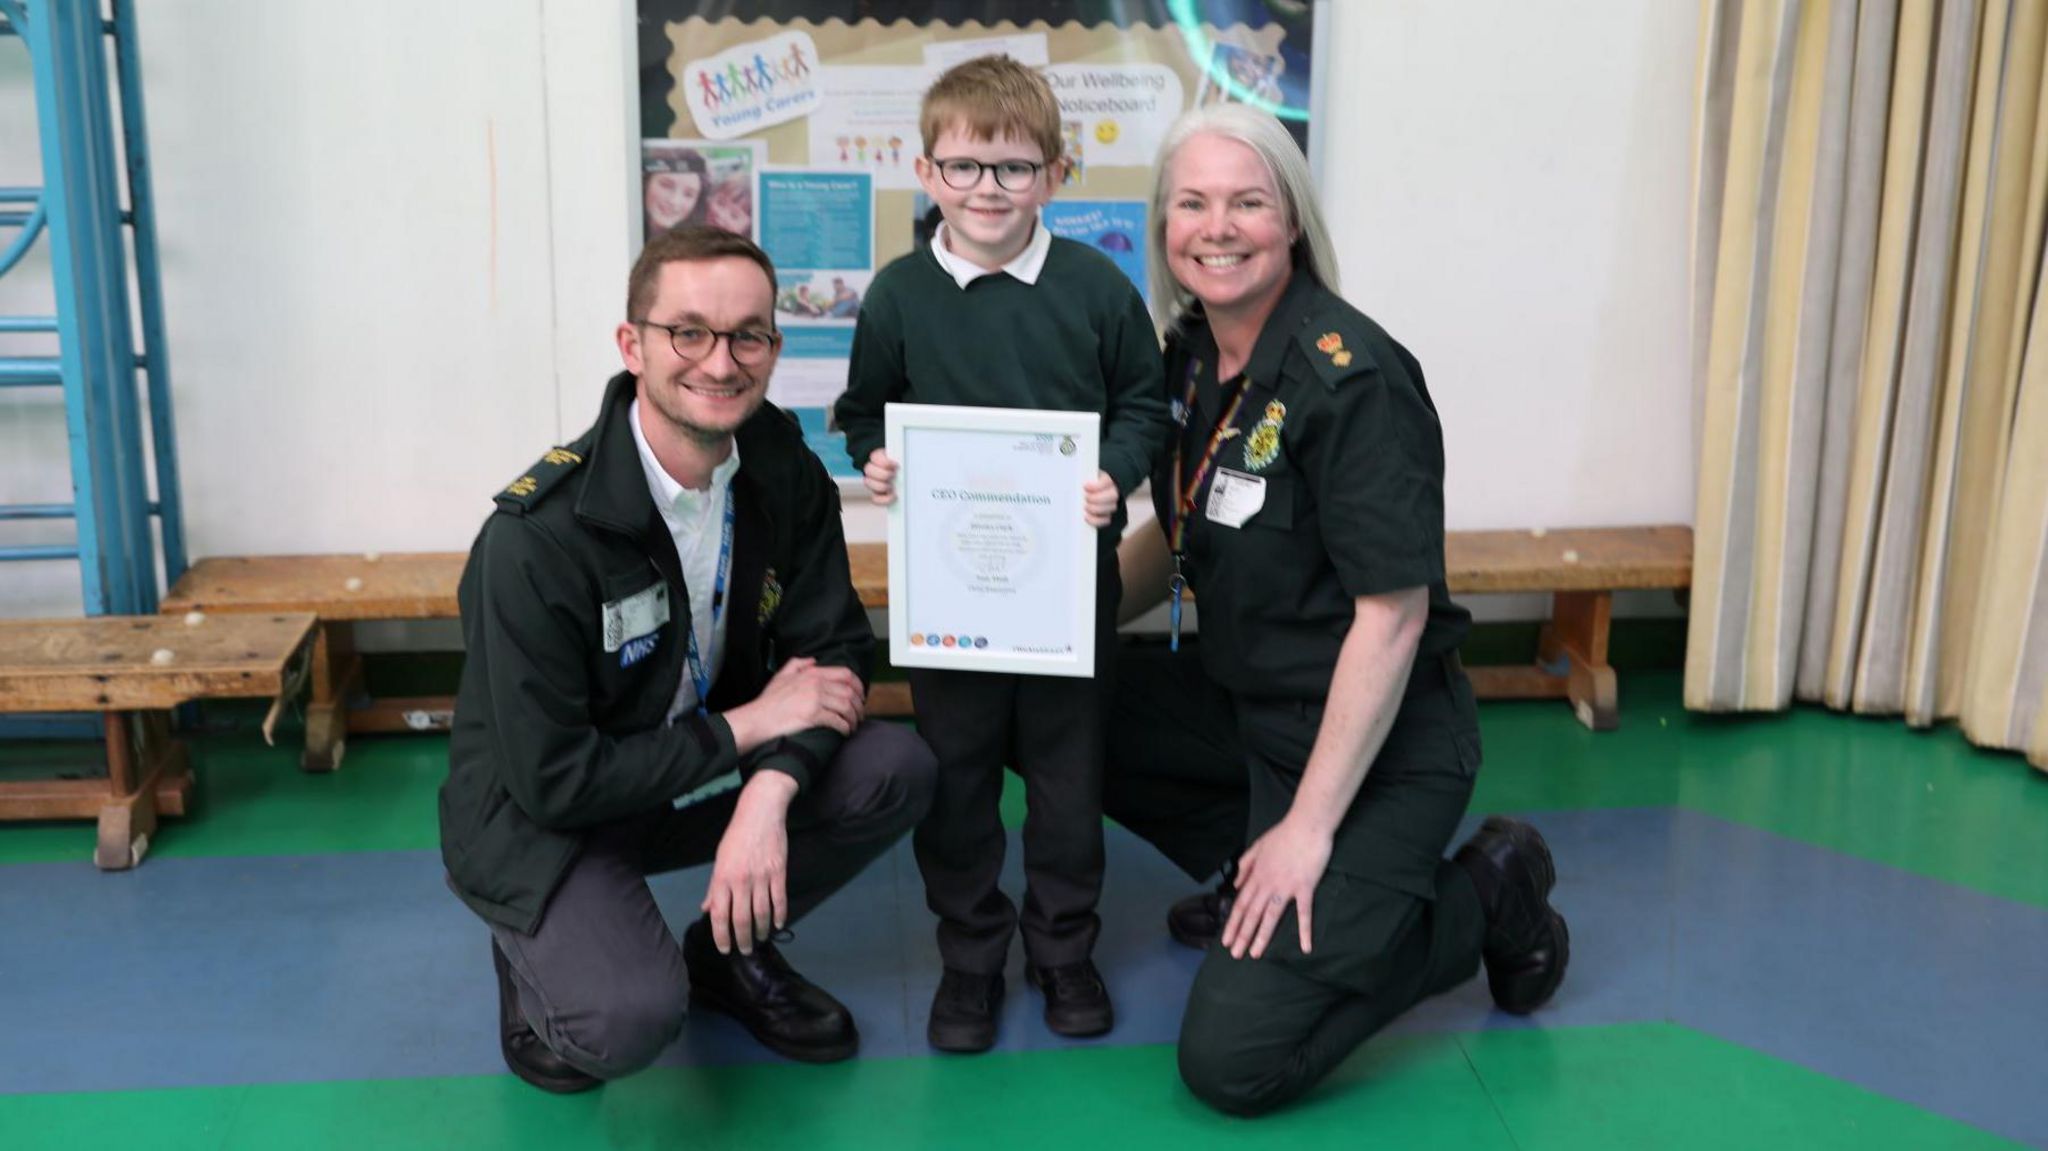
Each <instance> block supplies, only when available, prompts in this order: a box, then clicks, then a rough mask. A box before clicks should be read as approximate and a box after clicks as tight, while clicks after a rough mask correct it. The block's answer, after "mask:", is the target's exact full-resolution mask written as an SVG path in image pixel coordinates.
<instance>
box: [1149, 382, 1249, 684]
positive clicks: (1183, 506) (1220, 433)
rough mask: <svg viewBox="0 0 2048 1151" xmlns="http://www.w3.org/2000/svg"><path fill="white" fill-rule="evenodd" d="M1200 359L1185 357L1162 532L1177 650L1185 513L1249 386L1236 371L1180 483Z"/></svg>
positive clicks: (1172, 642)
mask: <svg viewBox="0 0 2048 1151" xmlns="http://www.w3.org/2000/svg"><path fill="white" fill-rule="evenodd" d="M1201 371H1202V363H1201V361H1200V360H1192V359H1191V360H1189V361H1188V382H1187V390H1186V391H1185V392H1184V393H1183V396H1182V399H1181V405H1180V419H1179V421H1177V422H1178V423H1179V425H1180V428H1179V431H1180V434H1178V435H1176V436H1174V438H1173V492H1174V504H1173V513H1174V515H1173V523H1172V525H1171V526H1169V527H1168V529H1167V532H1166V538H1167V546H1168V547H1169V548H1171V549H1172V551H1173V578H1172V579H1169V580H1167V581H1166V590H1167V592H1168V593H1170V594H1171V595H1172V597H1173V599H1172V602H1171V606H1170V607H1169V608H1168V618H1169V620H1170V626H1171V627H1172V634H1171V637H1170V638H1169V639H1168V641H1167V650H1169V651H1176V652H1177V651H1179V650H1180V613H1181V598H1182V597H1183V596H1184V595H1185V594H1186V592H1187V587H1188V581H1187V577H1186V576H1185V575H1182V574H1181V566H1182V561H1184V560H1185V559H1186V558H1187V532H1188V517H1190V516H1192V515H1194V514H1195V497H1196V494H1197V493H1199V492H1200V491H1201V490H1202V481H1203V480H1206V479H1208V478H1209V472H1210V470H1211V469H1213V468H1214V467H1215V466H1216V453H1217V452H1219V451H1221V450H1222V448H1223V441H1225V440H1227V439H1229V438H1230V437H1231V436H1233V435H1235V434H1237V410H1238V408H1240V407H1242V406H1243V405H1244V394H1245V393H1246V392H1248V391H1250V390H1251V379H1250V378H1249V377H1248V376H1246V375H1245V374H1244V373H1242V372H1239V373H1238V376H1237V381H1236V390H1235V391H1234V392H1233V393H1232V395H1231V397H1230V403H1229V404H1228V405H1226V406H1225V407H1224V409H1223V417H1222V418H1221V419H1219V420H1217V421H1216V430H1215V431H1213V432H1210V433H1209V446H1208V447H1207V448H1205V449H1203V451H1202V460H1201V462H1200V463H1199V464H1197V465H1195V474H1194V475H1193V476H1190V477H1189V478H1188V481H1187V483H1186V485H1185V486H1183V485H1182V483H1181V458H1182V456H1183V454H1184V445H1185V444H1186V442H1187V429H1188V419H1189V417H1191V416H1193V415H1194V414H1195V377H1197V376H1198V375H1200V374H1201Z"/></svg>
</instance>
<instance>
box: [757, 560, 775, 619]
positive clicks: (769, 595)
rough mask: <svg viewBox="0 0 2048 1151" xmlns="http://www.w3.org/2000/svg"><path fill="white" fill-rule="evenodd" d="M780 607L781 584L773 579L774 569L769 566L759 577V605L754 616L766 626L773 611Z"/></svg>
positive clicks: (771, 617)
mask: <svg viewBox="0 0 2048 1151" xmlns="http://www.w3.org/2000/svg"><path fill="white" fill-rule="evenodd" d="M781 609H782V585H781V584H780V583H777V582H776V580H775V569H774V568H769V569H768V574H767V575H765V576H763V577H762V578H761V607H760V610H759V612H758V613H757V614H756V616H755V618H756V620H757V621H758V622H759V623H760V625H761V626H762V627H767V626H768V621H769V620H771V619H774V618H775V613H776V612H777V611H780V610H781Z"/></svg>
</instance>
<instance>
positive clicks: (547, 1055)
mask: <svg viewBox="0 0 2048 1151" xmlns="http://www.w3.org/2000/svg"><path fill="white" fill-rule="evenodd" d="M774 298H775V270H774V268H773V266H772V265H771V264H770V263H769V261H768V257H767V256H766V255H765V254H764V253H763V252H762V251H761V250H760V249H759V248H758V247H756V246H755V245H754V244H753V243H752V242H751V241H749V240H747V239H746V238H744V237H740V236H734V235H730V234H728V233H724V232H720V231H716V230H713V229H709V228H683V229H678V230H676V231H673V232H670V233H667V234H665V235H663V236H661V237H659V238H657V239H656V240H655V241H654V242H652V243H650V244H649V245H648V247H647V249H646V251H644V252H643V253H641V256H640V259H639V260H638V262H637V263H636V264H635V265H634V268H633V273H632V278H631V281H630V284H629V287H628V300H627V312H626V316H627V317H628V318H627V320H626V321H625V322H623V323H621V324H620V325H619V327H618V331H617V340H618V344H619V349H620V353H621V356H622V358H623V359H624V361H625V365H626V371H624V372H622V373H621V374H619V375H618V376H616V377H615V378H613V380H612V381H611V383H610V385H609V386H608V387H607V388H606V391H605V398H604V403H603V407H602V409H601V410H600V412H599V414H598V418H597V423H596V424H595V425H594V426H593V427H592V428H591V429H590V430H589V431H587V432H585V433H584V434H583V436H582V437H580V438H579V439H577V440H576V441H574V442H573V443H571V444H569V445H568V446H566V447H561V448H556V449H554V450H552V451H550V452H548V453H547V454H546V455H545V456H544V457H542V459H541V460H540V461H539V462H538V463H536V464H535V465H534V466H533V468H532V469H531V470H529V471H528V472H527V473H526V474H525V475H522V476H521V477H519V478H518V479H517V480H515V481H513V483H512V484H511V485H510V486H509V487H507V488H506V489H505V490H504V491H503V492H502V493H500V494H499V496H498V503H497V509H496V511H495V512H494V513H493V514H492V515H491V517H490V518H489V519H488V520H487V521H486V522H485V524H484V527H483V530H482V532H481V533H480V534H479V535H478V536H477V540H476V544H475V546H474V548H473V549H472V550H471V553H470V560H469V564H468V567H467V568H466V569H465V570H464V573H463V578H462V584H461V591H460V597H461V605H462V624H463V635H464V639H465V642H466V644H467V647H468V658H467V660H466V662H465V664H464V667H463V678H462V685H461V690H460V694H459V695H458V696H457V699H456V708H455V726H454V733H453V735H452V737H451V740H450V744H449V776H448V781H447V783H446V784H445V785H444V786H443V787H442V789H441V846H442V856H443V858H444V860H445V861H446V864H447V868H448V876H449V883H450V886H452V887H453V888H454V889H455V892H456V894H457V895H459V896H460V897H461V898H462V900H463V902H464V903H466V904H467V905H468V906H469V907H470V908H471V910H473V911H475V912H476V913H477V914H478V915H479V916H481V917H482V918H483V919H484V921H485V922H486V923H487V924H489V926H490V929H491V934H492V938H493V952H494V956H493V958H494V962H495V964H496V967H497V972H498V980H499V1008H500V1026H501V1038H502V1045H503V1049H504V1054H505V1059H506V1062H507V1064H508V1065H509V1066H510V1067H511V1069H512V1070H513V1072H514V1073H516V1074H518V1075H519V1076H520V1077H521V1078H523V1079H525V1080H527V1081H528V1082H530V1083H533V1084H534V1085H536V1086H539V1087H541V1088H544V1089H546V1090H550V1091H577V1090H583V1089H586V1088H589V1087H593V1086H596V1085H597V1084H598V1083H599V1082H600V1081H602V1080H604V1079H609V1078H615V1077H617V1076H620V1075H624V1074H627V1073H628V1072H631V1071H634V1070H637V1069H639V1068H641V1067H644V1066H646V1065H647V1064H649V1063H651V1062H652V1061H653V1060H654V1058H655V1056H656V1055H658V1054H659V1053H660V1051H661V1049H662V1048H663V1047H665V1046H666V1045H667V1044H668V1043H669V1041H670V1040H672V1039H673V1038H674V1037H675V1035H676V1032H677V1030H678V1028H679V1027H680V1026H681V1024H682V1019H683V1011H684V1003H683V998H682V996H683V992H684V988H685V987H686V986H687V987H688V989H689V991H690V993H691V997H692V1001H693V1002H695V1003H696V1004H697V1005H699V1006H703V1007H710V1008H713V1009H715V1010H719V1011H723V1012H726V1013H728V1014H730V1015H732V1016H734V1017H735V1018H736V1019H738V1020H739V1021H740V1022H741V1023H742V1024H743V1025H745V1026H746V1027H747V1028H748V1030H749V1031H751V1032H752V1033H753V1035H754V1036H755V1037H756V1038H757V1039H759V1040H760V1041H761V1042H762V1043H764V1044H765V1045H767V1046H768V1047H770V1048H772V1049H774V1050H776V1051H778V1052H780V1053H782V1054H784V1055H787V1056H790V1057H792V1058H796V1059H805V1060H811V1061H816V1062H826V1061H831V1060H837V1059H845V1058H847V1057H849V1056H851V1055H852V1054H853V1053H854V1051H855V1049H856V1047H857V1044H858V1033H857V1032H856V1030H855V1028H854V1024H853V1020H852V1019H851V1017H850V1016H849V1015H848V1013H847V1011H846V1009H845V1007H843V1006H842V1005H840V1004H839V1003H838V1002H837V1001H836V1000H834V999H833V998H832V997H831V996H830V995H828V994H827V993H825V992H824V991H823V990H821V989H819V988H818V987H816V986H814V985H812V984H811V983H809V982H808V981H806V980H805V979H804V978H803V977H802V976H801V975H799V974H797V973H796V972H795V971H794V970H793V969H792V968H791V967H790V965H789V963H788V962H787V961H786V960H785V959H784V958H783V957H782V956H781V954H780V953H779V951H778V949H777V948H776V946H775V944H774V942H773V938H772V937H773V936H774V935H775V933H776V932H778V931H780V930H782V929H783V928H784V927H786V926H787V925H788V924H790V923H794V922H795V921H796V920H797V919H800V918H801V917H802V916H803V915H804V914H805V913H806V912H808V911H809V910H810V909H811V908H812V907H815V906H816V905H817V904H818V903H819V902H821V901H822V900H824V899H825V898H826V897H827V896H828V895H830V894H831V893H832V892H833V891H835V890H837V889H838V888H839V887H840V886H841V885H843V884H844V883H845V882H846V881H847V880H849V879H851V878H852V877H853V876H854V875H855V874H856V873H857V872H858V871H859V870H860V869H861V868H862V867H864V866H866V865H867V864H868V862H870V861H871V860H873V859H874V858H875V857H876V856H877V855H879V854H880V853H881V852H882V851H884V850H885V849H886V848H887V847H888V846H889V845H890V844H891V843H893V842H894V841H895V840H896V839H897V838H898V837H899V836H901V835H902V834H903V833H904V832H906V831H907V830H909V829H910V828H911V827H912V826H913V825H915V824H916V822H917V820H918V819H919V818H920V817H921V816H922V814H923V812H924V810H925V808H926V806H927V805H928V804H929V802H930V795H931V787H932V778H933V772H934V769H935V765H934V761H933V758H932V755H931V752H930V750H929V749H928V748H926V747H925V746H924V744H923V742H922V741H921V740H919V739H918V738H917V736H916V735H915V734H913V733H911V732H910V731H909V730H907V729H905V728H902V727H899V726H893V725H886V724H875V723H871V722H867V721H866V720H865V719H864V715H863V709H864V706H865V699H866V678H867V674H868V668H869V664H870V661H871V659H872V655H873V646H874V637H873V634H872V633H871V632H870V630H869V628H868V623H867V616H866V613H865V612H864V611H863V609H862V608H861V605H860V602H859V599H858V598H857V596H856V595H855V593H854V590H853V584H852V580H851V578H850V576H849V573H848V571H847V560H846V543H845V539H844V536H843V534H842V531H841V527H840V515H839V498H838V491H837V488H836V487H835V485H834V484H833V482H832V481H831V479H830V478H829V477H828V476H827V475H826V474H825V471H824V468H823V466H822V465H821V464H820V463H819V462H818V460H817V458H816V457H815V456H813V455H812V454H811V453H810V451H809V450H808V449H807V448H806V447H805V446H804V441H803V437H802V433H801V432H800V431H799V429H798V427H797V425H796V423H795V421H794V420H792V419H790V418H789V417H788V416H787V415H785V414H784V413H782V412H780V411H778V410H776V409H774V408H772V407H770V406H768V405H767V403H766V401H765V394H766V389H767V384H768V376H769V373H770V371H771V370H772V369H773V367H774V362H775V356H776V353H777V351H778V350H779V347H780V343H781V337H780V335H779V334H778V333H777V332H776V331H775V328H774V323H773V300H774ZM728 781H730V785H728ZM707 861H711V862H713V868H712V872H711V879H710V885H709V891H708V893H707V895H706V897H705V899H704V901H703V904H702V905H701V910H702V911H703V912H704V913H705V914H704V917H703V918H701V919H699V920H697V921H696V922H695V923H694V924H692V925H691V926H690V927H689V929H688V930H687V931H686V932H684V935H683V940H682V943H681V945H680V946H678V945H677V942H676V938H675V936H674V935H673V934H672V933H671V932H670V929H669V927H668V925H667V923H666V922H665V921H664V920H663V918H662V916H661V913H660V911H659V910H658V909H657V908H656V906H655V903H654V899H653V896H652V895H651V893H650V892H649V890H648V887H647V882H646V879H645V877H646V876H648V875H651V874H655V873H657V872H664V871H670V870H674V869H676V868H681V867H689V866H693V865H695V864H699V863H703V862H707Z"/></svg>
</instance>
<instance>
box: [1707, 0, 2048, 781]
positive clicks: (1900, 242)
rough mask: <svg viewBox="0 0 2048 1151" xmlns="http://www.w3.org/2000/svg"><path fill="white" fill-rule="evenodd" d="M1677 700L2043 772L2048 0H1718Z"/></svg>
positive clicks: (2047, 709)
mask: <svg viewBox="0 0 2048 1151" xmlns="http://www.w3.org/2000/svg"><path fill="white" fill-rule="evenodd" d="M1702 20H1703V23H1702V28H1701V33H1702V34H1701V37H1700V44H1701V57H1700V61H1699V98H1698V109H1699V115H1698V122H1697V125H1696V144H1697V151H1696V165H1697V170H1696V172H1695V178H1694V205H1693V221H1694V232H1695V236H1694V246H1693V254H1692V268H1691V278H1692V287H1693V344H1692V364H1691V369H1692V377H1693V381H1694V390H1695V398H1696V400H1697V402H1698V404H1699V405H1700V412H1701V419H1700V444H1699V468H1700V471H1699V506H1698V509H1697V514H1696V519H1695V527H1694V541H1695V545H1694V546H1695V558H1694V561H1693V564H1694V566H1693V593H1692V613H1691V620H1690V624H1689V627H1690V633H1689V637H1688V645H1687V652H1686V674H1685V697H1686V705H1687V706H1688V707H1691V708H1695V709H1699V710H1705V711H1738V710H1775V709H1780V708H1784V707H1786V706H1788V705H1789V704H1790V703H1791V702H1792V701H1793V700H1794V699H1799V700H1806V701H1816V702H1822V703H1825V704H1826V705H1827V706H1829V707H1833V708H1838V709H1845V710H1853V711H1857V712H1865V713H1877V714H1903V715H1904V716H1905V717H1906V721H1907V722H1908V723H1909V724H1912V725H1915V726H1924V725H1928V724H1932V723H1935V722H1937V721H1941V720H1947V719H1960V720H1961V722H1962V727H1963V731H1964V733H1965V734H1966V735H1967V736H1968V737H1969V738H1970V739H1971V740H1972V741H1973V742H1975V743H1978V744H1980V745H1984V746H1989V747H2001V748H2012V749H2018V750H2024V751H2027V752H2028V753H2029V756H2030V758H2031V760H2032V761H2033V762H2034V763H2035V764H2036V765H2037V766H2041V767H2044V768H2048V575H2044V573H2048V292H2044V291H2043V290H2042V262H2043V261H2042V252H2043V235H2044V231H2048V228H2044V218H2048V81H2044V72H2043V56H2044V52H2048V0H1860V2H1859V0H1703V4H1702Z"/></svg>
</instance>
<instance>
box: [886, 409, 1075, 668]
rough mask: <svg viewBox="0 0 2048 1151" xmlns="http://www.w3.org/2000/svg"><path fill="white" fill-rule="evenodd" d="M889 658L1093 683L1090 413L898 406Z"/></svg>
mask: <svg viewBox="0 0 2048 1151" xmlns="http://www.w3.org/2000/svg"><path fill="white" fill-rule="evenodd" d="M883 420H884V428H885V437H886V439H885V445H886V446H885V448H884V450H885V451H887V452H888V454H889V458H890V459H893V460H895V461H896V462H897V464H898V470H897V473H896V499H895V501H894V502H893V503H891V504H890V505H889V661H890V663H892V664H894V665H895V666H897V667H911V668H946V669H952V670H959V671H981V672H1017V673H1023V674H1028V675H1055V676H1072V677H1078V678H1092V677H1093V676H1094V674H1095V606H1096V605H1095V596H1096V586H1095V585H1096V549H1097V547H1098V546H1099V544H1098V535H1099V532H1098V529H1096V528H1092V527H1090V526H1088V523H1087V521H1086V520H1085V518H1084V517H1083V512H1082V490H1081V489H1082V486H1083V485H1084V484H1085V483H1087V482H1088V481H1089V480H1091V479H1093V478H1094V477H1095V474H1096V472H1097V470H1098V469H1099V467H1100V462H1099V460H1100V454H1101V429H1102V418H1101V417H1100V416H1099V415H1097V414H1095V413H1093V412H1060V411H1038V410H1026V409H1016V408H976V407H957V406H948V405H938V404H889V405H887V406H886V407H885V408H884V414H883Z"/></svg>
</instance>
